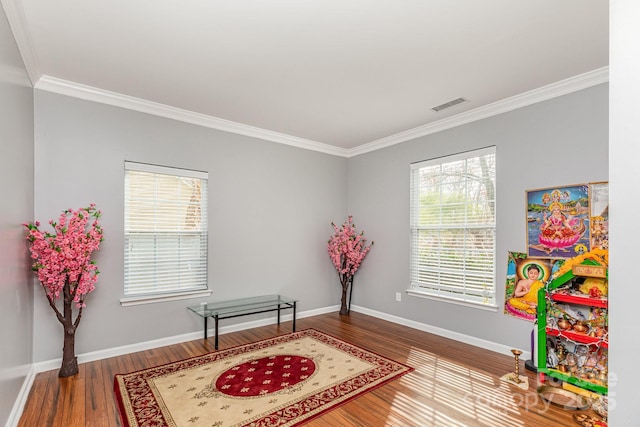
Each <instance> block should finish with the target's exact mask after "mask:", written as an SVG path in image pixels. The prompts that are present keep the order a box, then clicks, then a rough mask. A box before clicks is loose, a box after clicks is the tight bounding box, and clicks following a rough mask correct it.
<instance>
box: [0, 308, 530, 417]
mask: <svg viewBox="0 0 640 427" xmlns="http://www.w3.org/2000/svg"><path fill="white" fill-rule="evenodd" d="M339 308H340V307H339V306H338V305H334V306H329V307H323V308H317V309H315V310H308V311H304V312H301V313H298V315H297V316H296V318H298V319H303V318H305V317H311V316H317V315H319V314H325V313H331V312H336V311H338V310H339ZM351 309H352V310H353V311H355V312H358V313H362V314H366V315H369V316H372V317H377V318H379V319H382V320H387V321H389V322H393V323H397V324H399V325H403V326H407V327H409V328H413V329H418V330H420V331H425V332H429V333H432V334H434V335H439V336H442V337H445V338H451V339H453V340H456V341H460V342H463V343H465V344H471V345H473V346H476V347H481V348H484V349H487V350H491V351H495V352H497V353H501V354H506V355H511V354H512V353H511V347H508V346H505V345H502V344H498V343H494V342H492V341H486V340H482V339H479V338H476V337H473V336H470V335H464V334H460V333H458V332H453V331H449V330H447V329H442V328H438V327H435V326H431V325H427V324H425V323H420V322H416V321H413V320H408V319H405V318H402V317H398V316H394V315H391V314H387V313H382V312H380V311H376V310H371V309H368V308H365V307H360V306H357V305H353V306H351ZM292 318H293V315H292V314H286V315H283V316H282V317H281V321H288V320H291V319H292ZM274 323H276V318H275V317H270V318H268V319H261V320H254V321H250V322H245V323H238V324H235V325H229V326H224V327H222V328H220V331H219V332H220V335H224V334H228V333H231V332H237V331H243V330H246V329H252V328H257V327H259V326H266V325H272V324H274ZM210 332H211V331H209V332H208V334H209V336H211V333H210ZM201 337H202V332H201V331H199V332H190V333H188V334H182V335H176V336H172V337H167V338H161V339H157V340H152V341H145V342H141V343H135V344H130V345H124V346H120V347H114V348H108V349H104V350H98V351H92V352H89V353H83V354H79V355H78V363H87V362H93V361H95V360H101V359H106V358H109V357H114V356H122V355H124V354H129V353H135V352H138V351H144V350H151V349H154V348H158V347H165V346H168V345H173V344H179V343H182V342H186V341H193V340H197V339H199V338H201ZM521 357H522V359H524V360H527V359H530V358H531V352H530V351H525V350H522V356H521ZM61 363H62V358H59V359H53V360H46V361H43V362H37V363H34V364H32V365H31V367H30V369H29V372H28V374H27V376H26V378H25V380H24V383H23V385H22V388H21V389H20V392H19V393H18V397H17V398H16V401H15V403H14V405H13V409H12V411H11V413H10V414H9V420H8V421H7V424H6V427H16V426H17V425H18V421H19V420H20V416H21V415H22V411H23V409H24V405H25V403H26V401H27V397H28V396H29V391H30V390H31V386H32V385H33V382H34V379H35V377H36V374H38V373H40V372H45V371H50V370H52V369H57V368H59V367H60V364H61Z"/></svg>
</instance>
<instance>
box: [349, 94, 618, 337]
mask: <svg viewBox="0 0 640 427" xmlns="http://www.w3.org/2000/svg"><path fill="white" fill-rule="evenodd" d="M607 97H608V87H607V85H599V86H596V87H593V88H590V89H586V90H582V91H579V92H576V93H573V94H570V95H566V96H562V97H559V98H555V99H552V100H549V101H546V102H542V103H538V104H536V105H532V106H529V107H525V108H521V109H518V110H515V111H512V112H509V113H505V114H501V115H499V116H495V117H492V118H488V119H485V120H481V121H477V122H473V123H470V124H467V125H464V126H459V127H457V128H454V129H450V130H447V131H443V132H439V133H436V134H433V135H428V136H424V137H422V138H418V139H416V140H413V141H409V142H406V143H403V144H399V145H395V146H392V147H388V148H386V149H382V150H378V151H374V152H371V153H367V154H363V155H360V156H357V157H354V158H351V159H349V165H348V182H349V205H348V210H349V213H351V214H353V215H354V217H355V221H356V224H358V226H360V227H361V228H362V229H364V230H365V232H366V234H367V237H368V238H369V239H373V240H375V246H374V248H373V249H372V250H371V252H370V253H369V255H368V256H367V259H365V261H364V263H363V264H362V269H361V271H359V272H358V273H357V275H356V278H355V288H354V289H355V290H354V299H353V303H354V304H357V305H359V306H364V307H367V308H369V309H373V310H377V311H381V312H384V313H388V314H392V315H396V316H400V317H402V318H406V319H409V320H413V321H417V322H421V323H424V324H427V325H432V326H436V327H439V328H443V329H446V330H450V331H454V332H457V333H461V334H465V335H470V336H472V337H476V338H479V339H484V340H488V341H492V342H495V343H500V344H503V345H507V346H511V347H518V348H524V349H528V348H529V341H530V333H531V330H532V328H533V324H532V323H531V322H527V321H524V320H520V319H516V318H514V317H511V316H507V315H504V314H503V309H502V306H503V304H504V283H505V280H506V264H507V252H509V251H520V252H526V250H527V247H526V220H525V218H526V212H525V211H526V207H525V190H531V189H537V188H545V187H552V186H559V185H567V184H578V183H585V182H594V181H606V180H607V179H608V142H607V141H608V133H607V132H608V102H607ZM489 145H495V146H496V152H497V249H496V251H497V252H496V254H497V259H496V263H497V266H496V283H497V301H498V305H499V306H500V308H499V309H498V312H491V311H484V310H479V309H476V308H470V307H466V306H460V305H454V304H448V303H445V302H440V301H434V300H429V299H424V298H419V297H412V296H408V295H406V294H403V295H402V301H401V302H396V301H395V294H396V292H403V291H404V290H406V289H407V288H408V286H409V236H410V234H409V164H410V163H413V162H417V161H421V160H427V159H432V158H436V157H441V156H446V155H448V154H454V153H458V152H462V151H468V150H472V149H476V148H481V147H486V146H489Z"/></svg>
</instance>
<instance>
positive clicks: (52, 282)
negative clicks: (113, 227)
mask: <svg viewBox="0 0 640 427" xmlns="http://www.w3.org/2000/svg"><path fill="white" fill-rule="evenodd" d="M100 215H101V212H100V211H99V210H97V209H96V206H95V205H94V204H91V205H89V207H87V208H82V209H78V210H77V211H76V210H73V209H69V210H66V211H64V212H63V213H62V214H61V215H60V218H59V219H58V222H54V221H53V220H51V221H49V224H50V225H51V226H52V227H53V228H54V233H49V232H46V231H45V232H42V231H40V229H39V227H40V223H39V222H37V221H36V222H35V223H29V224H24V226H25V227H26V228H27V232H28V233H27V239H28V240H29V242H30V251H31V258H32V259H33V270H34V271H35V272H36V274H37V275H38V279H39V280H40V284H41V285H42V287H43V288H44V290H45V294H46V297H47V300H48V301H49V305H50V306H51V308H52V309H53V311H54V312H55V314H56V317H57V319H58V321H59V322H60V323H62V327H63V329H64V346H63V349H62V367H61V368H60V372H59V373H58V376H59V377H69V376H72V375H75V374H77V373H78V359H77V357H76V355H75V333H76V329H77V328H78V324H79V323H80V318H81V317H82V309H83V308H84V307H85V302H84V300H85V298H86V296H87V295H88V294H89V293H90V292H91V291H93V290H94V289H95V284H96V281H97V280H98V274H99V273H100V272H99V271H98V268H97V267H96V265H95V263H94V262H93V261H92V260H91V254H92V253H93V252H94V251H96V250H98V249H99V248H100V243H101V242H102V228H101V227H100V224H99V223H98V218H99V217H100ZM61 296H62V299H63V303H62V306H63V307H62V312H60V310H59V309H58V307H57V305H56V300H57V299H59V298H60V297H61ZM74 304H75V308H76V311H77V315H76V318H75V320H74V319H73V312H74V310H73V308H74V307H73V305H74Z"/></svg>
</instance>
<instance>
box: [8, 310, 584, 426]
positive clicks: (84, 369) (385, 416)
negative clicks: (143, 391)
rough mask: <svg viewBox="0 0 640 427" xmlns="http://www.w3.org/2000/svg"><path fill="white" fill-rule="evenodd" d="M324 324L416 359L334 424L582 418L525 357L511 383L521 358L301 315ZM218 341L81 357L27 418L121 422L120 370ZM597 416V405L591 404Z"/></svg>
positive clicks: (353, 321)
mask: <svg viewBox="0 0 640 427" xmlns="http://www.w3.org/2000/svg"><path fill="white" fill-rule="evenodd" d="M297 328H298V330H301V329H305V328H314V329H317V330H319V331H322V332H325V333H328V334H331V335H333V336H336V337H338V338H340V339H343V340H345V341H347V342H350V343H353V344H356V345H359V346H362V347H365V348H367V349H369V350H371V351H374V352H376V353H378V354H381V355H383V356H386V357H389V358H392V359H394V360H397V361H399V362H402V363H405V364H407V365H409V366H412V367H414V368H415V371H414V372H412V373H409V374H407V375H405V376H403V377H401V378H399V379H396V380H394V381H391V382H390V383H388V384H386V385H384V386H382V387H380V388H378V389H375V390H373V391H371V392H369V393H366V394H364V395H362V396H360V397H358V398H357V399H355V400H352V401H351V402H349V403H347V404H345V405H343V406H340V407H338V408H337V409H334V410H333V411H330V412H328V413H326V414H325V415H323V416H321V417H319V418H316V419H314V420H312V421H311V422H309V423H308V424H307V425H308V426H311V427H327V426H425V427H427V426H447V427H449V426H493V427H517V426H522V427H524V426H526V427H531V426H533V427H535V426H541V427H542V426H552V425H553V426H563V425H564V426H574V425H576V423H575V421H574V420H573V418H572V417H573V414H574V413H576V412H575V411H565V410H564V409H562V408H560V407H557V406H553V405H549V404H548V403H547V402H545V401H544V400H541V399H540V398H539V397H538V394H537V393H536V391H535V390H536V387H537V385H538V383H537V378H536V375H535V374H533V373H531V372H529V371H526V370H525V369H524V367H522V365H521V373H526V374H527V375H528V377H529V389H528V390H527V391H524V390H520V389H518V388H517V387H515V386H513V385H509V384H507V383H504V382H501V381H500V380H499V378H500V376H502V375H503V374H505V373H507V372H510V371H512V370H513V368H514V360H513V357H510V356H506V355H501V354H498V353H494V352H491V351H487V350H483V349H480V348H478V347H474V346H470V345H467V344H462V343H459V342H457V341H453V340H449V339H446V338H442V337H439V336H436V335H432V334H429V333H426V332H421V331H418V330H415V329H411V328H407V327H404V326H400V325H397V324H394V323H390V322H386V321H384V320H380V319H377V318H374V317H370V316H366V315H364V314H360V313H355V312H352V313H351V314H350V315H349V316H340V315H338V314H337V313H330V314H323V315H320V316H314V317H308V318H304V319H299V320H298V322H297ZM290 331H291V322H283V323H282V324H281V325H280V326H279V327H278V326H276V325H272V326H265V327H260V328H255V329H251V330H247V331H241V332H234V333H230V334H226V335H222V336H221V337H220V348H221V349H223V348H227V347H231V346H236V345H241V344H247V343H250V342H253V341H256V340H260V339H264V338H269V337H272V336H274V335H277V334H285V333H288V332H290ZM211 351H214V350H213V339H209V340H208V341H204V340H202V339H200V340H195V341H189V342H185V343H182V344H176V345H171V346H168V347H162V348H157V349H153V350H148V351H142V352H137V353H132V354H128V355H124V356H118V357H112V358H109V359H103V360H98V361H95V362H89V363H85V364H81V365H80V372H79V374H78V375H76V376H75V377H72V378H66V379H59V378H58V377H57V370H55V371H48V372H43V373H40V374H38V375H37V376H36V379H35V381H34V384H33V387H32V389H31V392H30V394H29V398H28V400H27V403H26V405H25V408H24V412H23V415H22V417H21V419H20V423H19V426H20V427H45V426H46V427H48V426H52V427H53V426H56V427H57V426H60V427H72V426H79V427H80V426H82V427H84V426H108V427H110V426H120V425H121V423H120V419H119V415H118V412H117V408H116V404H115V400H114V393H113V377H114V375H115V374H116V373H126V372H131V371H136V370H140V369H145V368H149V367H152V366H155V365H159V364H163V363H169V362H173V361H177V360H180V359H184V358H188V357H192V356H198V355H201V354H204V353H207V352H211ZM588 413H589V414H591V415H593V412H592V411H588Z"/></svg>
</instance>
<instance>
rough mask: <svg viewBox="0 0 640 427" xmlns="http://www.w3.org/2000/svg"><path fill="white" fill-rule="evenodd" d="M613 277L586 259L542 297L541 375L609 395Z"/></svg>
mask: <svg viewBox="0 0 640 427" xmlns="http://www.w3.org/2000/svg"><path fill="white" fill-rule="evenodd" d="M607 277H608V272H607V268H606V267H605V266H602V265H601V264H599V263H598V262H596V261H594V260H591V259H585V260H583V261H582V262H580V263H579V264H575V265H573V266H572V268H571V270H569V271H566V272H564V273H561V274H560V275H559V276H558V277H556V278H555V279H553V280H552V281H551V282H549V284H548V285H547V286H546V287H545V288H542V289H540V291H539V292H538V311H537V316H538V350H537V353H538V354H537V357H538V373H539V375H540V382H541V383H544V381H545V377H547V378H549V379H556V380H560V381H564V382H566V383H569V384H572V385H574V386H577V387H580V388H582V389H585V390H589V391H591V392H595V393H598V394H602V395H606V394H607V389H608V388H607V379H608V378H607V377H608V356H609V355H608V352H609V341H608V307H609V305H608V300H607V294H608V284H607Z"/></svg>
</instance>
